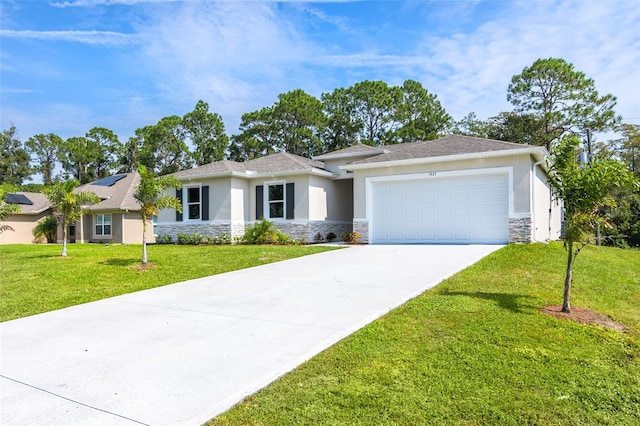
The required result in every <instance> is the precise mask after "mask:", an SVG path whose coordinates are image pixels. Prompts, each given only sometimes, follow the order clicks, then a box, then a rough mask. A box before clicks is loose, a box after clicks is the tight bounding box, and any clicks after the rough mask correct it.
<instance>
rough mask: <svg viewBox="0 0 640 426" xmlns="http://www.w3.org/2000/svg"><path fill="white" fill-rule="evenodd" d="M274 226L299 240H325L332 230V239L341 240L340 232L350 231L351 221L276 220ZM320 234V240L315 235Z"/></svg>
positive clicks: (309, 241)
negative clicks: (334, 236) (333, 235)
mask: <svg viewBox="0 0 640 426" xmlns="http://www.w3.org/2000/svg"><path fill="white" fill-rule="evenodd" d="M275 227H276V228H278V229H279V230H280V231H281V232H283V233H285V234H288V235H291V237H292V238H295V239H296V240H300V239H302V238H304V239H305V240H306V242H308V243H316V242H321V241H327V235H328V234H329V233H331V232H333V233H334V234H335V235H336V239H335V240H334V241H342V238H341V236H342V234H344V233H349V232H351V229H352V227H351V222H323V221H310V222H295V221H293V222H276V223H275ZM318 234H320V235H321V236H322V240H318V239H317V238H316V236H317V235H318Z"/></svg>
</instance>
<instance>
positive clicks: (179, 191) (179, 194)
mask: <svg viewBox="0 0 640 426" xmlns="http://www.w3.org/2000/svg"><path fill="white" fill-rule="evenodd" d="M176 198H177V199H178V200H179V201H180V205H182V188H180V189H176ZM176 222H182V213H181V212H179V211H178V210H176Z"/></svg>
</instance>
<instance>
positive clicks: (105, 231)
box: [96, 214, 111, 235]
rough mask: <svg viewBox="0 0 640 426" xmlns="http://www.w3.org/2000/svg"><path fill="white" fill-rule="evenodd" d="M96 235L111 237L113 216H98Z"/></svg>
mask: <svg viewBox="0 0 640 426" xmlns="http://www.w3.org/2000/svg"><path fill="white" fill-rule="evenodd" d="M96 235H111V214H97V215H96Z"/></svg>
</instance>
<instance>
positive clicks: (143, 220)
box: [142, 217, 147, 265]
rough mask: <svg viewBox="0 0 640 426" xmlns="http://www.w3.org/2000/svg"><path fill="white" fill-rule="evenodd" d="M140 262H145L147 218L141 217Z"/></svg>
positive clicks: (144, 263)
mask: <svg viewBox="0 0 640 426" xmlns="http://www.w3.org/2000/svg"><path fill="white" fill-rule="evenodd" d="M142 264H143V265H146V264H147V219H146V218H144V217H143V218H142Z"/></svg>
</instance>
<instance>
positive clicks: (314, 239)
mask: <svg viewBox="0 0 640 426" xmlns="http://www.w3.org/2000/svg"><path fill="white" fill-rule="evenodd" d="M313 241H315V242H316V243H321V242H322V234H321V233H319V232H318V233H317V234H316V236H315V237H313Z"/></svg>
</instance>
